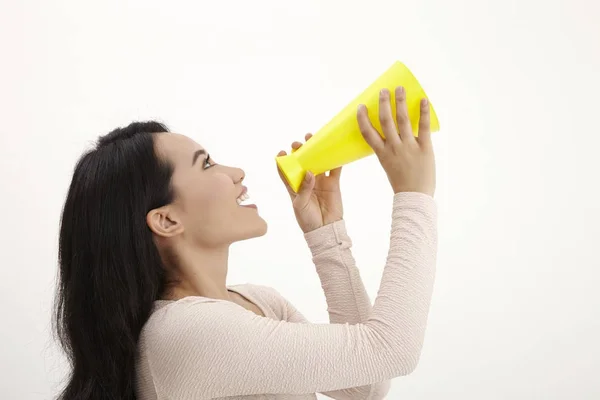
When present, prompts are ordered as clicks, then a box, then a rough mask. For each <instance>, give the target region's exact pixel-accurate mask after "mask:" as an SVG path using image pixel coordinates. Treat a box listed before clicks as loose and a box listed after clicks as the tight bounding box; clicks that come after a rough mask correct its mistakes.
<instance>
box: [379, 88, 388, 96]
mask: <svg viewBox="0 0 600 400" xmlns="http://www.w3.org/2000/svg"><path fill="white" fill-rule="evenodd" d="M380 94H381V95H382V96H387V95H388V94H389V90H387V89H381V92H380Z"/></svg>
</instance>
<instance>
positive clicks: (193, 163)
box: [192, 150, 206, 166]
mask: <svg viewBox="0 0 600 400" xmlns="http://www.w3.org/2000/svg"><path fill="white" fill-rule="evenodd" d="M202 154H206V151H205V150H197V151H196V152H195V153H194V158H193V159H192V166H194V165H195V164H196V160H197V159H198V157H200V155H202Z"/></svg>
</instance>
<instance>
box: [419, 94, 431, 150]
mask: <svg viewBox="0 0 600 400" xmlns="http://www.w3.org/2000/svg"><path fill="white" fill-rule="evenodd" d="M417 140H418V142H419V144H421V145H425V146H428V145H430V144H431V126H430V106H429V100H427V99H426V98H424V99H421V116H420V117H419V137H418V138H417Z"/></svg>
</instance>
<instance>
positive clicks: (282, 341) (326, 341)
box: [137, 193, 437, 400]
mask: <svg viewBox="0 0 600 400" xmlns="http://www.w3.org/2000/svg"><path fill="white" fill-rule="evenodd" d="M305 237H306V240H307V243H308V245H309V248H310V250H311V252H312V256H313V260H314V263H315V266H316V269H317V272H318V275H319V277H320V280H321V284H322V288H323V290H324V293H325V297H326V301H327V306H328V313H329V318H330V324H314V323H309V322H307V321H306V320H305V318H304V317H303V316H302V315H301V314H300V312H299V311H298V310H296V308H294V307H293V306H292V305H291V304H290V303H289V302H288V301H286V299H285V298H283V297H282V296H281V295H280V294H279V293H278V292H277V291H275V290H274V289H271V288H268V287H264V286H258V285H239V286H233V287H230V289H231V290H232V291H235V292H238V293H239V294H241V295H242V296H244V297H246V298H248V299H249V300H250V301H252V302H253V303H255V304H256V305H257V306H258V307H259V308H260V309H261V311H262V312H263V313H264V315H265V317H262V316H259V315H256V314H255V313H253V312H251V311H248V310H246V309H245V308H243V307H241V306H239V305H237V304H235V303H233V302H229V301H225V300H217V299H210V298H205V297H186V298H184V299H181V300H178V301H157V302H156V306H155V310H154V312H153V314H152V315H151V317H150V319H149V320H148V322H147V323H146V325H145V327H144V329H143V331H142V334H141V337H140V342H139V350H140V351H139V359H138V374H137V377H138V380H137V392H138V396H139V398H140V399H141V400H151V399H152V400H166V399H170V400H183V399H185V400H192V399H221V398H225V397H227V398H228V399H276V400H283V399H294V400H298V399H315V398H316V396H315V393H323V394H325V395H327V396H329V397H332V398H334V399H338V400H356V399H381V398H383V397H384V396H385V395H386V394H387V391H388V390H389V380H390V379H392V378H395V377H398V376H402V375H407V374H409V373H410V372H412V371H413V370H414V369H415V367H416V365H417V362H418V360H419V356H420V353H421V348H422V344H423V339H424V335H425V327H426V324H427V316H428V312H429V304H430V299H431V294H432V289H433V282H434V272H435V262H436V253H437V214H436V205H435V202H434V200H433V198H432V197H430V196H427V195H424V194H420V193H398V194H396V195H394V199H393V211H392V228H391V235H390V246H389V252H388V257H387V262H386V265H385V268H384V272H383V276H382V279H381V284H380V288H379V291H378V294H377V297H376V299H375V302H374V305H373V306H371V302H370V301H369V298H368V296H367V293H366V291H365V288H364V286H363V283H362V280H361V278H360V274H359V271H358V269H357V267H356V265H355V262H354V258H353V257H352V254H351V251H350V248H351V241H350V238H349V237H348V235H347V234H346V230H345V226H344V221H338V222H335V223H333V224H329V225H326V226H324V227H322V228H319V229H318V230H316V231H313V232H309V233H308V234H306V235H305Z"/></svg>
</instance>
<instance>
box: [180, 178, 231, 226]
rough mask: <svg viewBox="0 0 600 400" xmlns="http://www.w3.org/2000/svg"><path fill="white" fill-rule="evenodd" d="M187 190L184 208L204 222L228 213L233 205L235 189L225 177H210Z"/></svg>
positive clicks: (229, 179)
mask: <svg viewBox="0 0 600 400" xmlns="http://www.w3.org/2000/svg"><path fill="white" fill-rule="evenodd" d="M189 189H191V190H189V191H188V196H186V197H187V199H186V208H187V209H188V211H189V212H191V213H193V214H195V215H196V216H197V217H199V218H201V219H202V220H204V221H209V220H211V219H212V218H211V217H214V216H217V215H220V214H223V213H224V212H227V213H228V212H230V211H231V208H232V207H233V205H234V204H235V187H234V185H233V182H232V181H231V178H229V177H228V176H226V175H221V174H214V175H211V176H210V177H207V179H202V180H201V181H198V182H196V183H195V184H194V186H193V188H189Z"/></svg>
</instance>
